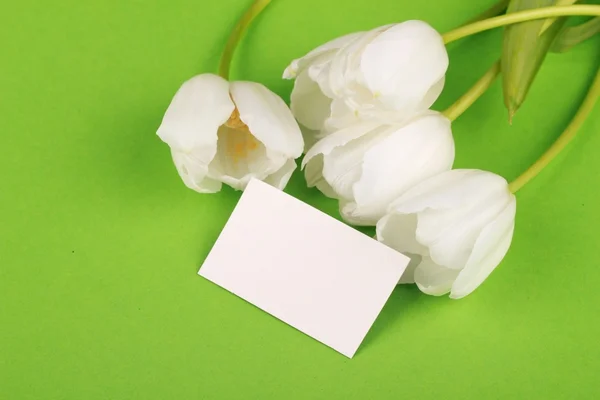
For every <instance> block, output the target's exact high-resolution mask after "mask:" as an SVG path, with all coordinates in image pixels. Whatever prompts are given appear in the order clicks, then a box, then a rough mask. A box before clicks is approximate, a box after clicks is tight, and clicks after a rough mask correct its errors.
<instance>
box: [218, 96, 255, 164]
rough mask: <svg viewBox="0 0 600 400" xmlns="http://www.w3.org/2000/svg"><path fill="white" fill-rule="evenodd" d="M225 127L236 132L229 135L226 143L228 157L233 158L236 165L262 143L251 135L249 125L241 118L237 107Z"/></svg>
mask: <svg viewBox="0 0 600 400" xmlns="http://www.w3.org/2000/svg"><path fill="white" fill-rule="evenodd" d="M224 126H226V127H227V128H230V129H231V130H233V131H234V132H231V133H230V135H228V136H229V137H228V140H227V141H226V149H227V150H226V151H227V155H228V156H230V157H231V158H232V160H233V162H234V163H237V162H239V161H240V160H242V159H244V158H245V157H247V156H248V153H250V152H251V151H252V150H255V149H257V148H258V145H259V144H260V142H259V141H258V140H256V138H255V137H254V136H253V135H252V134H251V133H250V129H249V128H248V125H246V124H245V123H244V121H242V119H241V118H240V112H239V111H238V109H237V107H236V108H235V109H234V110H233V112H232V113H231V115H230V116H229V119H228V120H227V121H226V122H225V124H224Z"/></svg>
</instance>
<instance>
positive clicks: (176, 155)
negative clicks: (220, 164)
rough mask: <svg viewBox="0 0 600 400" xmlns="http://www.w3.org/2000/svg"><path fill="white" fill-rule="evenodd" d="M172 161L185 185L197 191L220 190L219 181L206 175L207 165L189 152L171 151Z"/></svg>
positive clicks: (212, 191)
mask: <svg viewBox="0 0 600 400" xmlns="http://www.w3.org/2000/svg"><path fill="white" fill-rule="evenodd" d="M171 156H172V157H173V163H174V164H175V167H176V168H177V172H178V173H179V176H180V177H181V179H182V180H183V183H185V185H186V186H187V187H188V188H190V189H192V190H195V191H196V192H199V193H216V192H218V191H220V190H221V186H222V185H221V182H219V181H216V180H214V179H211V178H209V177H207V176H206V175H207V173H208V167H207V166H206V165H204V164H203V163H201V162H198V161H197V160H194V159H193V157H192V156H191V155H190V154H187V153H182V152H177V151H171Z"/></svg>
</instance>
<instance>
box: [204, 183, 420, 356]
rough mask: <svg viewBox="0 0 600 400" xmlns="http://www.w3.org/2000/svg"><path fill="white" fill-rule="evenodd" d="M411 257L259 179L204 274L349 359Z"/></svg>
mask: <svg viewBox="0 0 600 400" xmlns="http://www.w3.org/2000/svg"><path fill="white" fill-rule="evenodd" d="M408 262H409V259H408V258H407V257H405V256H403V255H402V254H400V253H398V252H396V251H394V250H392V249H390V248H388V247H386V246H385V245H383V244H381V243H379V242H377V241H376V240H374V239H371V238H370V237H368V236H366V235H364V234H362V233H360V232H358V231H356V230H354V229H353V228H350V227H348V226H346V225H344V224H343V223H341V222H340V221H337V220H335V219H334V218H332V217H330V216H328V215H326V214H324V213H322V212H321V211H319V210H317V209H315V208H313V207H311V206H309V205H307V204H305V203H303V202H301V201H299V200H297V199H295V198H294V197H292V196H289V195H287V194H285V193H283V192H282V191H280V190H278V189H275V188H273V187H271V186H269V185H268V184H266V183H263V182H261V181H258V180H253V181H252V182H250V184H249V185H248V187H247V188H246V190H245V192H244V194H243V195H242V197H241V199H240V201H239V203H238V204H237V206H236V207H235V210H234V211H233V213H232V215H231V217H230V218H229V221H227V224H226V225H225V228H224V229H223V231H222V232H221V235H220V236H219V238H218V240H217V242H216V243H215V245H214V247H213V248H212V250H211V252H210V254H209V255H208V257H207V258H206V260H205V261H204V264H203V265H202V268H201V269H200V272H199V274H200V275H201V276H203V277H205V278H206V279H208V280H210V281H212V282H214V283H216V284H217V285H219V286H221V287H223V288H225V289H227V290H228V291H230V292H232V293H234V294H236V295H237V296H239V297H241V298H242V299H244V300H246V301H248V302H250V303H252V304H254V305H255V306H257V307H259V308H260V309H262V310H264V311H266V312H268V313H269V314H271V315H273V316H275V317H277V318H279V319H280V320H282V321H284V322H286V323H287V324H289V325H291V326H293V327H295V328H296V329H298V330H300V331H302V332H304V333H306V334H307V335H309V336H312V337H313V338H315V339H316V340H318V341H320V342H322V343H324V344H326V345H327V346H330V347H331V348H333V349H335V350H337V351H339V352H340V353H342V354H344V355H345V356H347V357H352V356H353V355H354V353H355V352H356V350H357V349H358V346H359V345H360V343H361V342H362V340H363V339H364V337H365V335H366V334H367V332H368V330H369V329H370V327H371V325H372V324H373V322H375V319H376V318H377V315H378V314H379V312H380V311H381V309H382V308H383V306H384V304H385V302H386V301H387V299H388V298H389V296H390V294H391V293H392V290H394V287H395V286H396V284H397V282H398V279H399V278H400V276H401V275H402V273H403V272H404V270H405V268H406V266H407V265H408Z"/></svg>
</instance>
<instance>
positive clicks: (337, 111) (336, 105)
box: [323, 99, 380, 135]
mask: <svg viewBox="0 0 600 400" xmlns="http://www.w3.org/2000/svg"><path fill="white" fill-rule="evenodd" d="M330 111H331V112H330V116H329V118H327V119H326V120H325V124H324V125H323V131H324V132H325V135H326V134H328V133H331V132H335V131H338V130H340V129H344V128H347V127H349V126H350V125H353V124H358V123H361V119H360V118H359V115H358V112H357V111H356V110H354V109H352V108H350V107H349V106H348V104H347V103H346V101H345V100H344V99H334V100H333V101H332V102H331V110H330ZM377 122H380V121H377Z"/></svg>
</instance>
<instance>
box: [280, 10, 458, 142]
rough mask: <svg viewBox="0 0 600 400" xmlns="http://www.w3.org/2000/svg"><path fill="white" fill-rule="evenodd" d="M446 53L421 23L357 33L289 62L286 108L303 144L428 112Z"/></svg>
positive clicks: (440, 82)
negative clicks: (289, 88) (340, 131)
mask: <svg viewBox="0 0 600 400" xmlns="http://www.w3.org/2000/svg"><path fill="white" fill-rule="evenodd" d="M447 68H448V53H447V52H446V47H445V46H444V42H443V40H442V37H441V35H440V34H439V33H438V32H437V31H436V30H435V29H433V28H432V27H431V26H429V25H428V24H427V23H425V22H423V21H406V22H403V23H400V24H395V25H387V26H382V27H379V28H376V29H373V30H371V31H368V32H358V33H353V34H350V35H346V36H343V37H340V38H338V39H335V40H333V41H331V42H328V43H325V44H324V45H322V46H320V47H317V48H316V49H315V50H313V51H311V52H309V53H308V54H306V55H305V56H304V57H302V58H300V59H297V60H294V61H292V63H291V64H290V66H288V67H287V69H286V70H285V72H284V74H283V77H284V78H286V79H292V78H296V81H295V83H294V89H293V91H292V95H291V109H292V112H293V113H294V116H295V117H296V119H297V120H298V122H300V125H301V126H302V127H303V131H304V132H305V139H308V140H311V139H312V137H314V136H319V135H320V136H319V137H323V136H324V135H326V134H327V133H330V132H331V131H335V130H337V129H340V128H343V127H346V126H347V125H348V124H352V123H355V122H356V121H364V120H379V121H383V122H387V123H392V122H398V123H401V122H403V121H406V120H407V119H410V118H412V117H413V116H414V115H415V114H419V113H421V112H423V111H425V110H427V109H429V107H431V105H432V104H433V103H434V102H435V100H436V99H437V98H438V96H439V95H440V93H441V91H442V88H443V86H444V77H445V73H446V70H447Z"/></svg>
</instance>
